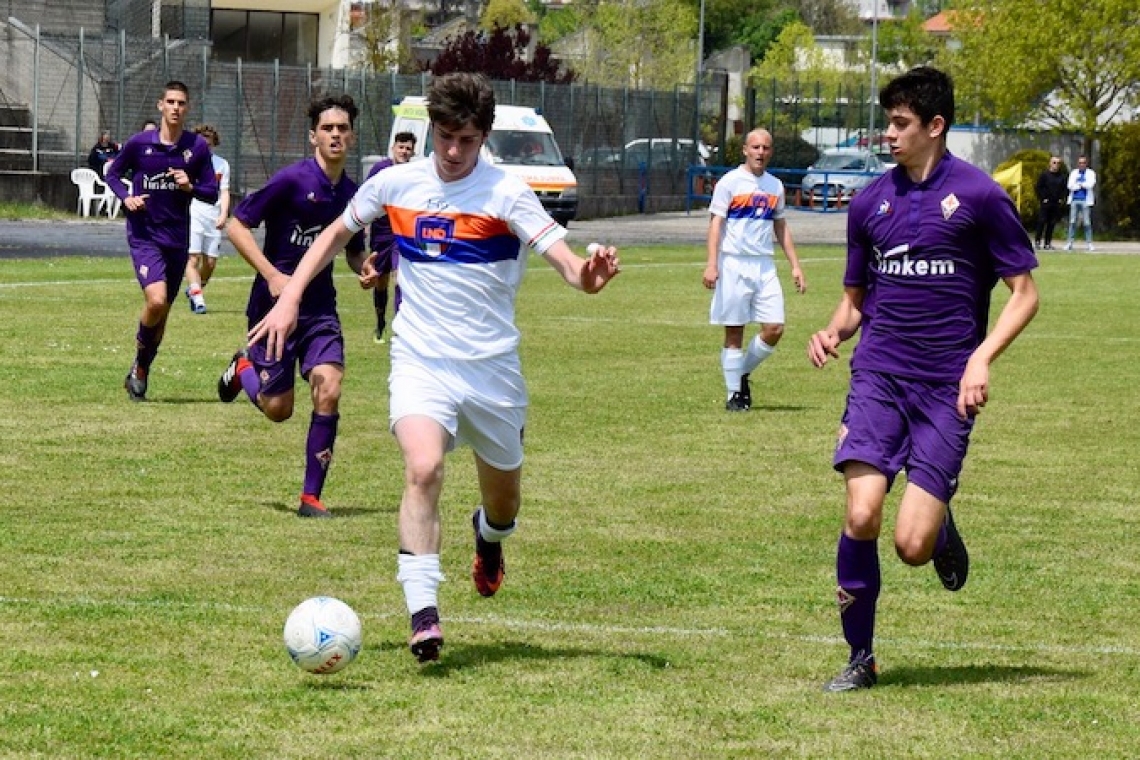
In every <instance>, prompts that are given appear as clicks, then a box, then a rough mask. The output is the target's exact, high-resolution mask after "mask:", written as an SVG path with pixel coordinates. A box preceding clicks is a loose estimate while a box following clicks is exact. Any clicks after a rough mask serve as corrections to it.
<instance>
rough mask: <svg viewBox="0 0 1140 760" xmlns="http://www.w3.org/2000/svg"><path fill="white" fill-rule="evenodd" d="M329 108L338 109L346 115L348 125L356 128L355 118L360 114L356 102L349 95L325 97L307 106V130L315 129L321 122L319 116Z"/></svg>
mask: <svg viewBox="0 0 1140 760" xmlns="http://www.w3.org/2000/svg"><path fill="white" fill-rule="evenodd" d="M330 108H338V109H340V110H341V111H344V112H345V113H346V114H348V125H349V126H350V127H355V126H356V116H357V114H359V113H360V111H359V110H357V108H356V101H354V100H353V99H352V96H351V95H325V96H324V97H322V98H317V99H316V100H314V101H313V102H312V103H310V104H309V129H316V128H317V124H319V123H320V121H321V114H323V113H324V112H325V111H327V110H329V109H330Z"/></svg>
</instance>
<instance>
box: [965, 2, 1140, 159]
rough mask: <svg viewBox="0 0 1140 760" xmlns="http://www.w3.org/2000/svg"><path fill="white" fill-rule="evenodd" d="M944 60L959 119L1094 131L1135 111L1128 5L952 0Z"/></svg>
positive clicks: (1135, 65)
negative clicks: (974, 116) (950, 37)
mask: <svg viewBox="0 0 1140 760" xmlns="http://www.w3.org/2000/svg"><path fill="white" fill-rule="evenodd" d="M949 13H950V21H951V24H952V26H953V28H954V36H955V37H956V38H957V39H958V40H959V41H960V42H961V47H960V48H958V49H956V50H955V49H953V48H948V49H947V51H946V52H945V54H944V56H943V60H944V61H945V63H946V66H947V68H948V69H949V70H950V71H951V73H953V75H954V77H955V79H956V82H957V91H958V95H959V100H960V101H961V103H962V106H963V107H964V108H963V110H964V112H965V113H969V112H970V111H971V110H973V111H976V112H977V113H978V114H979V115H980V116H981V117H982V118H983V119H984V120H986V121H992V122H996V123H999V124H1009V125H1022V124H1037V125H1041V126H1045V127H1055V128H1066V129H1075V130H1077V131H1080V132H1082V133H1083V134H1084V135H1085V151H1086V152H1089V151H1090V148H1091V144H1092V140H1093V138H1094V137H1095V136H1096V135H1097V134H1098V133H1099V131H1100V130H1101V129H1102V128H1103V127H1104V126H1105V125H1106V124H1107V123H1109V122H1110V121H1111V120H1112V119H1113V118H1114V117H1116V116H1118V115H1119V114H1120V113H1122V112H1123V111H1124V109H1126V108H1129V107H1133V108H1134V107H1136V106H1137V105H1140V86H1138V85H1137V82H1140V24H1137V18H1138V16H1137V11H1136V0H1050V2H1040V0H991V1H990V2H989V3H987V4H986V5H985V6H984V9H982V8H980V7H979V6H978V5H977V4H976V3H975V2H974V0H955V3H954V9H953V10H951V11H950V12H949Z"/></svg>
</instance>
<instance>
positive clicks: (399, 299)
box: [392, 283, 404, 314]
mask: <svg viewBox="0 0 1140 760" xmlns="http://www.w3.org/2000/svg"><path fill="white" fill-rule="evenodd" d="M393 290H394V291H395V296H393V297H394V298H395V302H394V305H393V306H392V314H395V313H396V312H398V311H399V310H400V304H401V303H403V302H404V291H402V290H400V285H399V283H397V284H396V287H395V288H393Z"/></svg>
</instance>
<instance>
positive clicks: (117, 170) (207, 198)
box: [107, 129, 218, 251]
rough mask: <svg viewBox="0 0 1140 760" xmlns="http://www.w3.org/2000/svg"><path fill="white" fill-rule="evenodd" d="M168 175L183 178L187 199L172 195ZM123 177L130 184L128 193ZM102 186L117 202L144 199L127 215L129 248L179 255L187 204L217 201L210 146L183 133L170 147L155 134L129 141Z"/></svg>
mask: <svg viewBox="0 0 1140 760" xmlns="http://www.w3.org/2000/svg"><path fill="white" fill-rule="evenodd" d="M171 169H182V170H183V171H185V172H186V174H187V175H188V176H189V177H190V183H191V184H192V185H193V186H194V191H193V192H192V193H187V192H185V191H183V190H179V189H178V185H176V184H175V183H174V180H173V179H172V178H171V177H170V170H171ZM124 175H128V176H130V178H131V179H130V188H129V189H128V186H127V184H126V182H124V180H123V177H124ZM107 185H108V186H109V187H110V188H111V191H112V192H114V193H115V195H117V196H119V198H120V199H122V200H125V199H126V198H127V196H128V195H136V196H139V195H146V196H148V197H147V199H146V208H145V209H144V210H142V211H138V212H128V213H127V240H128V242H129V243H130V244H131V246H132V247H134V246H135V245H136V244H137V243H139V242H150V243H154V244H155V245H157V246H159V247H160V248H163V249H174V250H182V251H185V250H186V249H187V248H188V247H189V245H190V201H191V200H193V199H194V198H197V199H198V200H200V201H203V202H204V203H210V204H213V203H215V202H217V200H218V180H217V178H216V177H215V176H214V165H213V163H212V162H211V161H210V146H209V144H208V143H207V142H206V141H205V140H204V139H202V137H201V135H196V134H194V133H193V132H187V131H184V132H183V133H182V135H181V137H179V138H178V141H177V142H175V143H174V144H173V145H165V144H163V142H162V140H161V139H160V135H159V130H157V129H155V130H151V131H149V132H139V133H138V134H137V135H134V136H133V137H131V138H130V139H129V140H127V143H126V145H124V146H123V152H122V153H120V154H119V155H118V156H117V157H116V158H115V160H114V161H112V162H111V165H110V166H109V167H108V168H107Z"/></svg>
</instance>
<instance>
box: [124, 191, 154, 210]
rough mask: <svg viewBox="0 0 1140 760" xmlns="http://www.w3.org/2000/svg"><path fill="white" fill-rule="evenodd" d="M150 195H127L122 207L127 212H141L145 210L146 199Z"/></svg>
mask: <svg viewBox="0 0 1140 760" xmlns="http://www.w3.org/2000/svg"><path fill="white" fill-rule="evenodd" d="M149 197H150V195H149V194H147V195H128V196H127V197H126V199H125V200H124V201H123V206H124V207H126V209H127V211H142V210H144V209H145V208H146V199H147V198H149Z"/></svg>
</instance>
